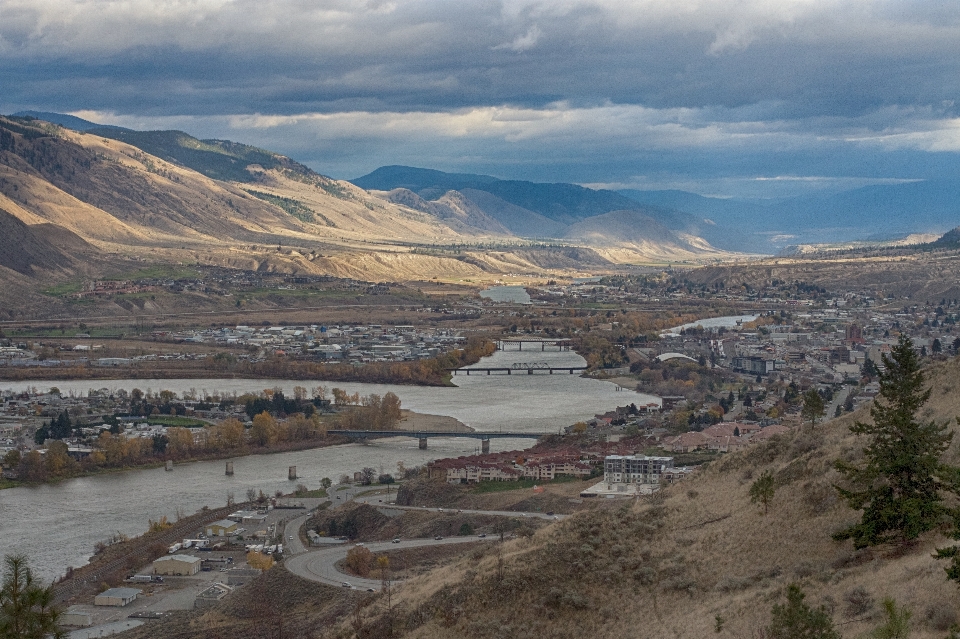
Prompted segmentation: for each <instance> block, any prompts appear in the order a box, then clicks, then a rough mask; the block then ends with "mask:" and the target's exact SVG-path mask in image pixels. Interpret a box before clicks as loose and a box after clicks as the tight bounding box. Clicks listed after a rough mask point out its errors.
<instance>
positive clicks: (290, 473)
mask: <svg viewBox="0 0 960 639" xmlns="http://www.w3.org/2000/svg"><path fill="white" fill-rule="evenodd" d="M296 478H297V467H296V466H291V467H290V468H288V469H287V479H288V480H290V481H293V480H294V479H296Z"/></svg>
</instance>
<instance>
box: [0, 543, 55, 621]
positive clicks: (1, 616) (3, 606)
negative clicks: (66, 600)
mask: <svg viewBox="0 0 960 639" xmlns="http://www.w3.org/2000/svg"><path fill="white" fill-rule="evenodd" d="M59 618H60V611H59V609H57V608H56V607H54V605H53V588H52V587H49V586H48V587H46V588H44V587H43V586H41V585H40V584H38V583H37V582H36V581H35V580H34V578H33V573H32V572H31V571H30V567H29V566H28V565H27V559H26V557H24V556H23V555H6V556H5V557H4V558H3V585H2V586H0V637H4V638H5V639H6V638H7V637H9V638H10V639H44V638H45V637H54V639H60V638H62V637H66V633H65V632H64V631H63V630H61V629H60V627H59V625H58V623H57V622H58V620H59Z"/></svg>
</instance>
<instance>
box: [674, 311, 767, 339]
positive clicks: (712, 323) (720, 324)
mask: <svg viewBox="0 0 960 639" xmlns="http://www.w3.org/2000/svg"><path fill="white" fill-rule="evenodd" d="M758 317H760V316H759V315H727V316H725V317H708V318H706V319H702V320H697V321H696V322H690V323H689V324H683V325H682V326H675V327H673V328H671V329H669V330H667V331H664V333H665V334H666V333H670V334H673V335H679V334H680V330H681V329H687V328H696V327H697V326H700V327H703V328H706V329H710V328H733V327H735V326H739V325H740V324H746V323H747V322H752V321H753V320H755V319H757V318H758Z"/></svg>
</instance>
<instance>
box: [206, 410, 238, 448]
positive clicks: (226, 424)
mask: <svg viewBox="0 0 960 639" xmlns="http://www.w3.org/2000/svg"><path fill="white" fill-rule="evenodd" d="M210 437H211V439H213V440H214V441H216V442H217V445H218V447H219V448H221V449H223V450H229V449H232V448H240V447H242V446H243V444H244V442H245V440H246V429H245V428H244V427H243V424H242V423H240V420H238V419H237V418H235V417H230V418H228V419H225V420H223V421H222V422H220V423H219V424H217V425H216V426H214V427H213V429H212V432H211V433H210Z"/></svg>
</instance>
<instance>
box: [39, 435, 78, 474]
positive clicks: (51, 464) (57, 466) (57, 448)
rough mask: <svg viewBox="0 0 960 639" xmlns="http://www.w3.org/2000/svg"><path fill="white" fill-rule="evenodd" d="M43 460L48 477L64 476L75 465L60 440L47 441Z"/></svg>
mask: <svg viewBox="0 0 960 639" xmlns="http://www.w3.org/2000/svg"><path fill="white" fill-rule="evenodd" d="M45 461H46V464H47V474H48V475H49V476H50V477H65V476H66V475H68V474H69V473H70V472H72V471H73V470H74V467H75V466H76V462H74V461H73V459H71V458H70V455H69V454H68V452H67V445H66V444H65V443H63V442H62V441H60V440H53V441H51V442H50V443H49V445H48V446H47V454H46V460H45Z"/></svg>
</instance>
